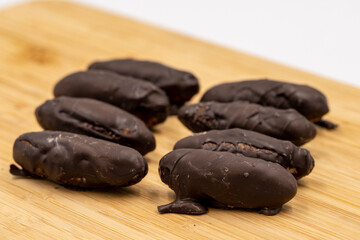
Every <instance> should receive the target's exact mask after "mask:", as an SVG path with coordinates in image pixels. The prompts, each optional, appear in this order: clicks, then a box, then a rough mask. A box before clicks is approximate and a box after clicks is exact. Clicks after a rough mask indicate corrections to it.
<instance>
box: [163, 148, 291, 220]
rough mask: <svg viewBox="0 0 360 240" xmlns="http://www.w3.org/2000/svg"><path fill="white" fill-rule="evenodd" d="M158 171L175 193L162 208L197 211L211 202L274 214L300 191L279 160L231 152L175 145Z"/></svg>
mask: <svg viewBox="0 0 360 240" xmlns="http://www.w3.org/2000/svg"><path fill="white" fill-rule="evenodd" d="M159 174H160V177H161V180H162V181H163V182H164V183H165V184H167V185H168V186H169V187H170V188H171V189H172V190H174V192H175V194H176V200H175V201H174V202H172V203H169V204H167V205H163V206H159V207H158V210H159V212H160V213H183V214H192V215H199V214H204V213H206V212H207V205H208V204H210V205H211V204H212V205H216V206H218V207H219V206H221V207H224V208H235V207H236V208H245V209H253V210H257V211H259V212H260V213H263V214H265V215H274V214H276V213H278V212H279V211H280V209H281V207H282V205H283V204H285V203H286V202H288V201H290V199H292V198H293V197H294V196H295V194H296V191H297V184H296V180H295V178H294V177H293V176H292V175H291V174H290V173H289V172H288V171H286V170H285V169H284V168H283V167H282V166H280V165H279V164H276V163H272V162H267V161H264V160H261V159H256V158H249V157H245V156H242V155H235V154H232V153H229V152H213V151H207V150H202V149H177V150H174V151H172V152H170V153H168V154H167V155H165V156H164V157H163V158H162V159H161V160H160V165H159Z"/></svg>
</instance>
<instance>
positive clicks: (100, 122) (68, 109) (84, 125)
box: [35, 97, 155, 155]
mask: <svg viewBox="0 0 360 240" xmlns="http://www.w3.org/2000/svg"><path fill="white" fill-rule="evenodd" d="M35 115H36V118H37V120H38V122H39V124H40V125H41V127H43V128H44V129H45V130H54V131H65V132H73V133H79V134H84V135H87V136H91V137H97V138H102V139H105V140H108V141H112V142H115V143H119V144H121V145H125V146H128V147H132V148H135V149H136V150H138V151H139V152H140V153H141V154H143V155H145V154H146V153H148V152H150V151H152V150H154V149H155V138H154V136H153V134H152V133H151V131H150V130H149V129H148V128H147V127H146V126H145V124H144V122H143V121H141V120H140V119H139V118H137V117H135V116H134V115H132V114H130V113H128V112H126V111H123V110H121V109H120V108H118V107H115V106H113V105H111V104H108V103H105V102H100V101H98V100H95V99H89V98H72V97H58V98H56V99H53V100H48V101H46V102H45V103H43V104H42V105H40V106H39V107H38V108H37V109H36V111H35Z"/></svg>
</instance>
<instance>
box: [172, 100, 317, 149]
mask: <svg viewBox="0 0 360 240" xmlns="http://www.w3.org/2000/svg"><path fill="white" fill-rule="evenodd" d="M178 118H179V119H180V121H181V122H182V123H183V124H184V125H185V126H186V127H188V128H189V129H190V130H191V131H193V132H203V131H208V130H214V129H215V130H216V129H217V130H221V129H229V128H242V129H247V130H252V131H255V132H259V133H262V134H266V135H269V136H272V137H275V138H278V139H283V140H289V141H291V142H293V143H294V144H295V145H297V146H299V145H302V144H305V143H306V142H308V141H310V140H311V139H313V138H314V137H315V135H316V127H315V126H314V124H313V123H311V122H310V121H308V120H307V119H306V118H305V117H304V116H302V115H301V114H299V113H298V112H297V111H295V110H293V109H276V108H272V107H264V106H261V105H258V104H253V103H247V102H241V101H236V102H230V103H218V102H204V103H198V104H192V105H188V106H183V107H182V108H180V109H179V113H178Z"/></svg>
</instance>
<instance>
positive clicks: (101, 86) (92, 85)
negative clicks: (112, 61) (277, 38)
mask: <svg viewBox="0 0 360 240" xmlns="http://www.w3.org/2000/svg"><path fill="white" fill-rule="evenodd" d="M54 95H55V97H59V96H70V97H83V98H94V99H97V100H100V101H103V102H107V103H110V104H113V105H115V106H117V107H119V108H122V109H124V110H126V111H128V112H130V113H132V114H134V115H135V116H137V117H139V118H140V119H142V120H143V121H144V122H145V124H146V125H147V126H153V125H155V124H158V123H161V122H163V121H165V119H166V117H167V110H168V107H169V100H168V98H167V96H166V94H165V93H164V91H162V90H161V89H160V88H158V87H157V86H155V85H154V84H152V83H149V82H146V81H142V80H139V79H135V78H132V77H125V76H120V75H118V74H115V73H112V72H107V71H87V72H76V73H73V74H70V75H68V76H66V77H65V78H63V79H62V80H60V81H59V82H58V83H57V84H56V86H55V88H54Z"/></svg>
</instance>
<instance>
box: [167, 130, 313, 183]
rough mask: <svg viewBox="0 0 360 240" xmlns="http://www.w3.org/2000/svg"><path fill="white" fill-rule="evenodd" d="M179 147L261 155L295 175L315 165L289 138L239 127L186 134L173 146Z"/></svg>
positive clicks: (306, 152) (302, 175)
mask: <svg viewBox="0 0 360 240" xmlns="http://www.w3.org/2000/svg"><path fill="white" fill-rule="evenodd" d="M181 148H194V149H204V150H210V151H225V152H232V153H236V154H238V153H239V154H243V155H244V156H246V157H253V158H260V159H263V160H265V161H270V162H274V163H278V164H280V165H281V166H283V167H284V168H286V169H287V170H288V171H289V172H290V173H291V174H292V175H293V176H294V177H295V178H296V179H299V178H302V177H304V176H306V175H308V174H310V172H311V171H312V169H313V168H314V159H313V158H312V156H311V155H310V152H309V151H308V150H306V149H304V148H299V147H297V146H295V145H294V144H293V143H291V142H289V141H284V140H279V139H276V138H273V137H270V136H267V135H264V134H261V133H257V132H253V131H248V130H243V129H240V128H232V129H226V130H211V131H208V132H201V133H197V134H194V135H192V136H189V137H185V138H183V139H181V140H179V141H178V142H177V143H176V144H175V146H174V149H181Z"/></svg>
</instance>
